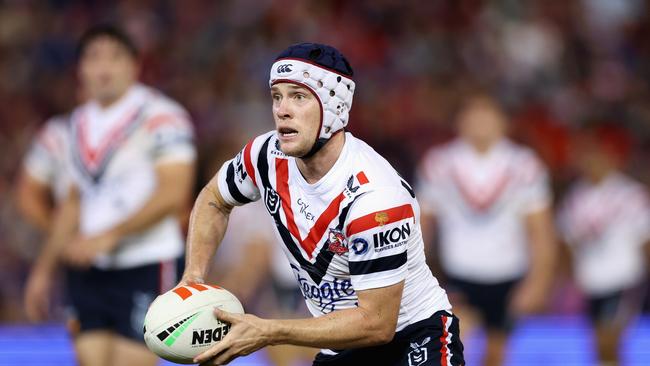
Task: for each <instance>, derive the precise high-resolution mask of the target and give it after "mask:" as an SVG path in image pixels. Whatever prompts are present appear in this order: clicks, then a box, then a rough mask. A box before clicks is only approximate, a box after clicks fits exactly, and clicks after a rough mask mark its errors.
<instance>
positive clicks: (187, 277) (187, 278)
mask: <svg viewBox="0 0 650 366" xmlns="http://www.w3.org/2000/svg"><path fill="white" fill-rule="evenodd" d="M196 283H205V280H204V279H203V277H202V276H198V275H193V274H189V273H187V272H186V273H183V277H182V278H181V281H180V282H179V283H178V285H176V287H179V286H185V285H193V284H196Z"/></svg>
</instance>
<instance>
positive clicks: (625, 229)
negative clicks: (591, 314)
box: [557, 173, 650, 295]
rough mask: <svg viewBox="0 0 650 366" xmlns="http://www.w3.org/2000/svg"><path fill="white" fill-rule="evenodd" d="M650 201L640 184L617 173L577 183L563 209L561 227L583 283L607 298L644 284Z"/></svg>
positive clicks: (591, 291)
mask: <svg viewBox="0 0 650 366" xmlns="http://www.w3.org/2000/svg"><path fill="white" fill-rule="evenodd" d="M649 203H650V200H649V199H648V194H647V192H646V191H645V189H644V188H643V187H642V186H641V184H639V183H637V182H635V181H634V180H632V179H631V178H628V177H626V176H624V175H623V174H620V173H613V174H611V175H609V176H608V177H607V178H606V179H605V180H603V181H602V182H600V183H599V184H594V183H592V182H589V181H587V180H580V181H578V182H576V183H575V184H574V185H573V186H572V188H571V189H570V191H569V193H568V194H567V196H566V198H565V199H564V200H563V202H562V205H561V206H560V207H561V208H560V211H559V215H558V225H557V226H558V228H559V231H560V233H561V234H562V236H563V238H564V240H565V241H566V242H567V243H568V244H569V245H570V247H571V249H572V251H573V253H574V255H573V257H574V258H573V259H574V263H575V265H574V272H575V276H576V280H577V283H578V285H579V286H580V287H581V288H582V289H583V290H584V291H585V292H586V293H587V294H590V295H604V294H608V293H611V292H614V291H618V290H624V289H627V288H630V287H632V286H635V285H637V284H639V283H640V282H641V280H642V278H643V277H644V275H645V261H644V258H645V256H644V253H643V245H644V244H645V243H646V242H647V241H648V240H650V204H649Z"/></svg>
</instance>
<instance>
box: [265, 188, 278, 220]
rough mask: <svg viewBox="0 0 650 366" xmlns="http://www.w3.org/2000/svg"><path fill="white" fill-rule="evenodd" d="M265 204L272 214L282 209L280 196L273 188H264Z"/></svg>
mask: <svg viewBox="0 0 650 366" xmlns="http://www.w3.org/2000/svg"><path fill="white" fill-rule="evenodd" d="M264 204H265V205H266V209H267V210H269V213H270V214H271V215H275V214H276V213H278V210H279V209H280V196H278V192H276V191H275V190H274V189H273V188H267V189H266V190H264Z"/></svg>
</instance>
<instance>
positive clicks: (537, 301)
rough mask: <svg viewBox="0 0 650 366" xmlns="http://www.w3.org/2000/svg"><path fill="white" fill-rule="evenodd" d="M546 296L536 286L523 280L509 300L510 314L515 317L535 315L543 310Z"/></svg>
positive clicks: (539, 287) (541, 289)
mask: <svg viewBox="0 0 650 366" xmlns="http://www.w3.org/2000/svg"><path fill="white" fill-rule="evenodd" d="M547 297H548V294H547V293H546V292H545V291H544V290H543V288H541V286H538V285H537V284H535V283H533V282H531V281H527V280H524V281H522V282H521V283H520V284H519V286H517V288H516V289H515V291H514V293H513V296H512V299H511V300H510V312H511V313H512V314H514V315H516V316H522V315H531V314H537V313H540V312H542V311H543V310H544V308H545V307H546V303H547Z"/></svg>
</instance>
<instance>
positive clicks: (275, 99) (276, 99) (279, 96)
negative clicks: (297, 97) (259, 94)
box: [271, 93, 282, 102]
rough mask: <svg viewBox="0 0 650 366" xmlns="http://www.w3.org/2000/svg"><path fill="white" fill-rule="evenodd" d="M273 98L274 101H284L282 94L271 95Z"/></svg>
mask: <svg viewBox="0 0 650 366" xmlns="http://www.w3.org/2000/svg"><path fill="white" fill-rule="evenodd" d="M271 98H273V100H274V101H276V102H279V101H280V99H282V96H281V95H280V94H277V93H274V94H271Z"/></svg>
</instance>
